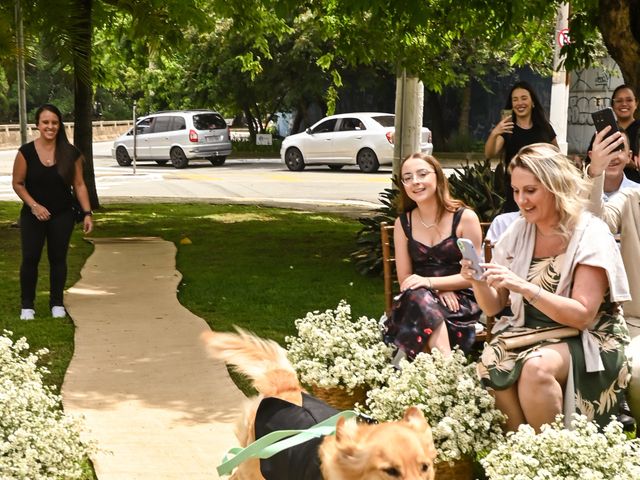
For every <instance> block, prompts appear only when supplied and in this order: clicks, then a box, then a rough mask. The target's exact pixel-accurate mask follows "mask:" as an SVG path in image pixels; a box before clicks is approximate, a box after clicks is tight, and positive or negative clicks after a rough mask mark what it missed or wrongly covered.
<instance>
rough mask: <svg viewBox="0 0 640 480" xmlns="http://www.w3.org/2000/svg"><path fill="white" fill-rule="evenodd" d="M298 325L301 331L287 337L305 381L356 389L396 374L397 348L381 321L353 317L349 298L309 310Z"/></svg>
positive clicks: (293, 358)
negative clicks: (389, 341)
mask: <svg viewBox="0 0 640 480" xmlns="http://www.w3.org/2000/svg"><path fill="white" fill-rule="evenodd" d="M295 325H296V328H297V330H298V335H297V336H294V337H291V336H289V337H287V338H286V339H285V340H286V342H287V348H288V353H289V359H290V360H291V363H293V366H294V368H295V369H296V371H297V372H298V376H299V377H300V381H301V382H302V383H303V384H306V385H310V386H317V387H321V388H336V387H338V388H343V389H344V390H345V391H347V392H352V391H353V390H354V389H356V388H365V389H367V388H371V387H376V386H378V385H382V384H383V383H384V382H386V380H387V378H388V377H389V376H390V375H392V374H393V367H392V366H391V363H390V362H391V355H392V352H393V348H391V347H389V346H387V345H385V344H384V342H383V341H382V333H381V332H380V328H379V325H378V321H377V320H374V319H372V318H367V317H364V316H363V317H360V318H358V319H357V320H355V321H354V320H352V319H351V306H350V305H349V304H348V303H347V302H346V301H345V300H341V301H340V303H339V304H338V306H337V307H336V309H335V310H331V309H329V310H326V311H325V312H322V313H321V312H319V311H314V312H309V313H307V315H306V316H305V317H304V318H299V319H297V320H296V321H295Z"/></svg>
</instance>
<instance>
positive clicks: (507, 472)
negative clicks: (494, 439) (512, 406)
mask: <svg viewBox="0 0 640 480" xmlns="http://www.w3.org/2000/svg"><path fill="white" fill-rule="evenodd" d="M480 463H481V464H482V466H483V467H484V468H485V472H486V475H487V478H488V479H490V480H491V479H493V480H498V479H499V480H587V479H589V480H591V479H594V480H595V479H603V480H604V479H614V478H615V479H620V480H632V479H637V478H640V440H628V439H627V437H626V435H625V433H624V432H623V431H622V424H620V423H618V422H617V421H612V422H611V423H610V424H609V425H607V426H606V427H605V428H604V430H602V431H599V430H598V426H597V425H596V424H595V423H594V422H589V421H588V420H587V417H585V416H584V415H577V414H574V415H573V419H572V420H571V428H570V429H567V428H565V427H564V425H563V423H562V416H558V418H557V419H556V421H555V422H554V423H553V424H551V425H544V426H543V427H542V431H541V432H540V433H539V434H536V432H535V431H534V430H533V428H531V427H530V426H529V425H521V426H520V428H519V429H518V431H517V432H515V433H512V434H509V435H508V436H507V440H506V442H505V443H503V444H502V445H500V446H498V447H497V448H495V449H494V450H493V451H492V452H490V453H489V455H487V456H486V457H485V458H483V459H481V460H480Z"/></svg>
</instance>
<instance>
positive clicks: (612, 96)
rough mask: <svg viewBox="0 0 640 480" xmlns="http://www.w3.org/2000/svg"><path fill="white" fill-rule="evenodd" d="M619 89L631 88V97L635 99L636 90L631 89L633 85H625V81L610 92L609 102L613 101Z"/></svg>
mask: <svg viewBox="0 0 640 480" xmlns="http://www.w3.org/2000/svg"><path fill="white" fill-rule="evenodd" d="M620 90H631V94H632V95H633V98H635V99H637V97H636V91H635V90H634V89H633V87H631V86H630V85H627V84H626V83H623V84H622V85H618V86H617V87H616V89H615V90H614V91H613V93H612V94H611V103H613V101H614V100H615V98H616V95H617V94H618V92H619V91H620Z"/></svg>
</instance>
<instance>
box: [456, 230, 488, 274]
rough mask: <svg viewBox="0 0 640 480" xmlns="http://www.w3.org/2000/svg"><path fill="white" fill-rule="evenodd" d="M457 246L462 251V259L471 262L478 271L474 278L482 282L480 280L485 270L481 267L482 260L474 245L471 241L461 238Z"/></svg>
mask: <svg viewBox="0 0 640 480" xmlns="http://www.w3.org/2000/svg"><path fill="white" fill-rule="evenodd" d="M456 244H457V245H458V248H459V249H460V253H462V258H465V259H467V260H470V261H471V265H472V267H473V269H474V270H475V271H476V273H475V274H474V276H473V278H475V279H476V280H480V278H481V277H482V272H484V268H482V267H481V266H480V258H479V257H478V254H477V253H476V249H475V247H474V246H473V243H471V240H468V239H466V238H459V239H458V240H457V241H456Z"/></svg>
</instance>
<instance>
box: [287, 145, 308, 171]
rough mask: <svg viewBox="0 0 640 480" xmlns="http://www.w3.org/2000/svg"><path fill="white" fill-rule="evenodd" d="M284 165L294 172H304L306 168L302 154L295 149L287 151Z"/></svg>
mask: <svg viewBox="0 0 640 480" xmlns="http://www.w3.org/2000/svg"><path fill="white" fill-rule="evenodd" d="M284 163H286V165H287V168H288V169H289V170H291V171H292V172H299V171H300V170H304V167H305V165H304V158H303V157H302V152H301V151H300V150H298V149H297V148H295V147H291V148H289V149H287V151H286V152H285V154H284Z"/></svg>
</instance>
